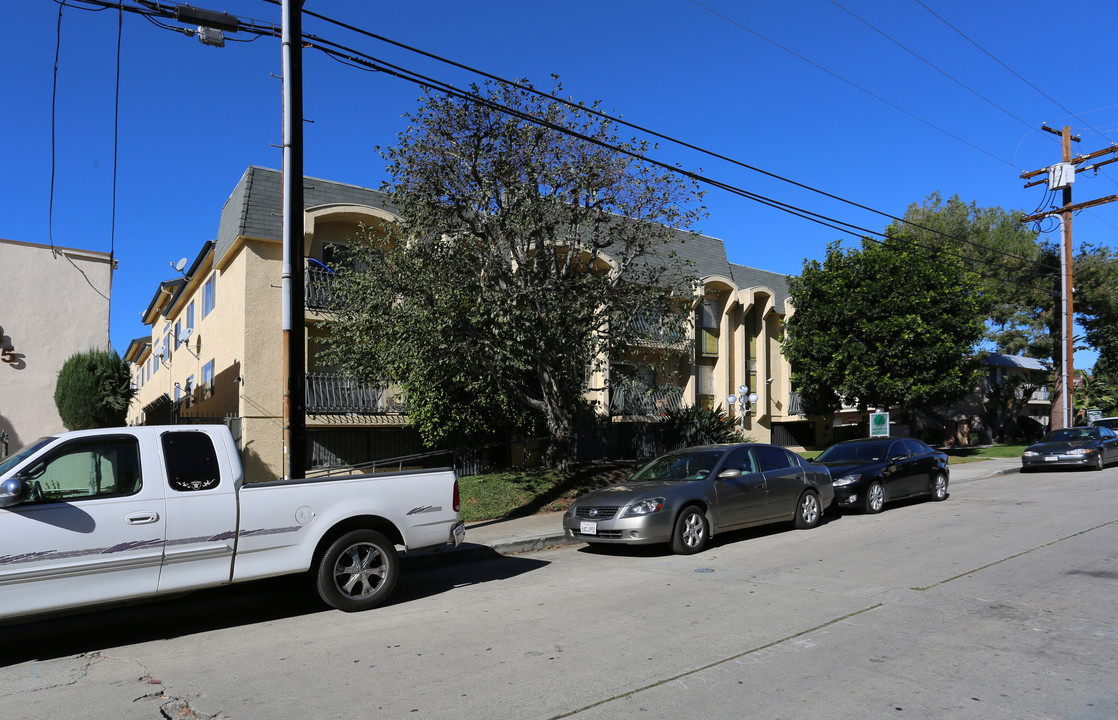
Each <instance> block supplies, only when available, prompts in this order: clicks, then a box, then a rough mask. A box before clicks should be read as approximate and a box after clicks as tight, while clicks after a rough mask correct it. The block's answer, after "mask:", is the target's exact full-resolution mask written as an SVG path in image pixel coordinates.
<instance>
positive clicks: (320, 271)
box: [303, 265, 334, 310]
mask: <svg viewBox="0 0 1118 720" xmlns="http://www.w3.org/2000/svg"><path fill="white" fill-rule="evenodd" d="M333 287H334V273H333V271H331V270H329V269H327V268H325V267H319V266H317V265H307V266H306V268H305V269H304V271H303V302H304V303H305V305H306V307H307V309H308V310H323V309H325V308H327V307H329V306H330V293H331V292H332V291H333Z"/></svg>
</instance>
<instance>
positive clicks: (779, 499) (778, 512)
mask: <svg viewBox="0 0 1118 720" xmlns="http://www.w3.org/2000/svg"><path fill="white" fill-rule="evenodd" d="M753 453H754V455H756V456H757V461H758V462H759V463H760V465H761V472H763V473H764V474H765V486H766V487H767V488H768V490H769V494H768V505H767V508H766V509H767V513H766V515H767V518H768V519H773V518H783V517H786V518H788V519H789V520H791V519H792V518H793V517H794V514H795V512H796V501H797V500H799V499H800V493H801V492H802V491H803V489H804V469H803V467H802V466H801V465H800V464H799V462H797V461H796V460H794V459H793V458H792V457H791V454H790V452H789V451H787V450H785V449H784V448H779V447H776V446H774V445H755V446H754V447H753Z"/></svg>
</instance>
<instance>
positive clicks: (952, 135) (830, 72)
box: [691, 0, 1020, 169]
mask: <svg viewBox="0 0 1118 720" xmlns="http://www.w3.org/2000/svg"><path fill="white" fill-rule="evenodd" d="M691 2H693V3H695V4H696V5H698V6H699V7H701V8H703V9H704V10H706V11H707V12H710V13H712V14H714V15H717V16H718V17H720V18H722V19H723V20H725V21H726V22H729V23H732V24H734V25H737V26H738V27H740V28H741V29H742V30H745V31H746V32H748V33H751V34H753V35H755V36H757V37H758V38H760V39H762V40H764V41H765V42H767V43H770V44H772V45H774V46H776V47H778V48H780V49H781V50H783V51H784V52H786V53H789V54H790V55H794V56H796V57H797V58H799V59H800V60H803V61H804V62H806V63H808V64H809V65H812V66H813V67H815V68H818V69H819V70H822V71H823V72H825V73H827V74H828V75H830V76H831V77H833V78H835V79H837V80H841V81H843V82H844V83H846V84H847V85H849V86H851V87H853V88H855V89H857V90H861V91H862V92H864V93H865V94H867V95H869V96H870V97H872V98H873V99H875V100H877V101H879V102H883V103H885V104H886V105H888V106H889V107H891V108H893V109H894V110H897V111H899V112H902V113H904V114H905V115H908V116H909V117H910V118H912V119H913V120H918V121H919V122H922V123H924V124H925V125H927V126H928V127H930V128H932V129H933V130H937V131H939V132H941V133H943V134H944V135H947V136H948V137H950V138H953V139H955V140H958V141H959V142H961V143H963V144H964V145H969V146H970V147H972V148H974V149H975V150H977V151H979V152H980V153H982V154H984V155H988V156H990V157H992V158H994V159H995V160H997V161H998V162H1002V163H1005V164H1006V165H1008V166H1010V167H1011V168H1016V169H1020V168H1017V166H1016V165H1014V164H1013V163H1012V162H1010V161H1009V160H1006V159H1005V158H1003V157H999V156H998V155H995V154H994V153H992V152H990V151H989V150H986V149H985V148H982V147H979V146H978V145H975V144H974V143H972V142H971V141H969V140H965V139H963V138H961V137H959V136H958V135H956V134H955V133H953V132H950V131H948V130H945V129H943V128H941V127H940V126H939V125H936V124H935V123H933V122H932V121H930V120H925V119H924V118H922V117H920V116H919V115H917V114H916V113H914V112H911V111H909V110H905V109H904V108H903V107H901V106H900V105H897V104H896V103H894V102H891V101H889V100H886V99H885V98H883V97H881V96H880V95H877V94H876V93H873V92H871V91H870V90H867V89H866V88H864V87H862V86H861V85H859V84H858V83H856V82H854V81H853V80H848V79H847V78H845V77H843V76H842V75H839V74H838V73H836V72H834V71H833V70H830V69H828V68H826V67H823V66H822V65H820V64H819V63H817V62H815V61H814V60H811V59H810V58H807V57H805V56H803V55H801V54H800V53H798V52H796V51H795V50H792V49H791V48H788V47H786V46H784V45H781V44H780V43H778V42H777V41H775V40H773V39H772V38H769V37H766V36H765V35H762V34H761V33H759V32H757V31H756V30H754V29H753V28H750V27H748V26H746V25H744V24H742V23H740V22H738V21H737V20H735V19H733V18H732V17H730V16H728V15H725V14H723V13H720V12H718V11H717V10H715V9H714V8H711V7H709V6H707V5H704V4H703V3H701V2H699V0H691Z"/></svg>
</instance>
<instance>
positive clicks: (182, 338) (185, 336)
mask: <svg viewBox="0 0 1118 720" xmlns="http://www.w3.org/2000/svg"><path fill="white" fill-rule="evenodd" d="M193 334H194V328H191V327H188V328H185V329H183V330H180V331H179V336H178V338H177V339H178V341H179V344H180V345H181V344H182V343H184V342H186V341H187V340H189V339H190V336H191V335H193Z"/></svg>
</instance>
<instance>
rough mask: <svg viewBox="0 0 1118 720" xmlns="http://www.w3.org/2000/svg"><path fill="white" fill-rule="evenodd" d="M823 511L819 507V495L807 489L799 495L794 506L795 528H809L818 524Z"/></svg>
mask: <svg viewBox="0 0 1118 720" xmlns="http://www.w3.org/2000/svg"><path fill="white" fill-rule="evenodd" d="M822 516H823V512H822V510H821V509H820V507H819V496H818V495H816V494H815V493H813V492H812V491H810V490H808V491H806V492H804V494H803V495H801V496H800V503H799V505H797V506H796V528H797V529H799V530H810V529H811V528H813V527H815V526H816V525H818V524H819V520H820V518H821V517H822Z"/></svg>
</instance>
